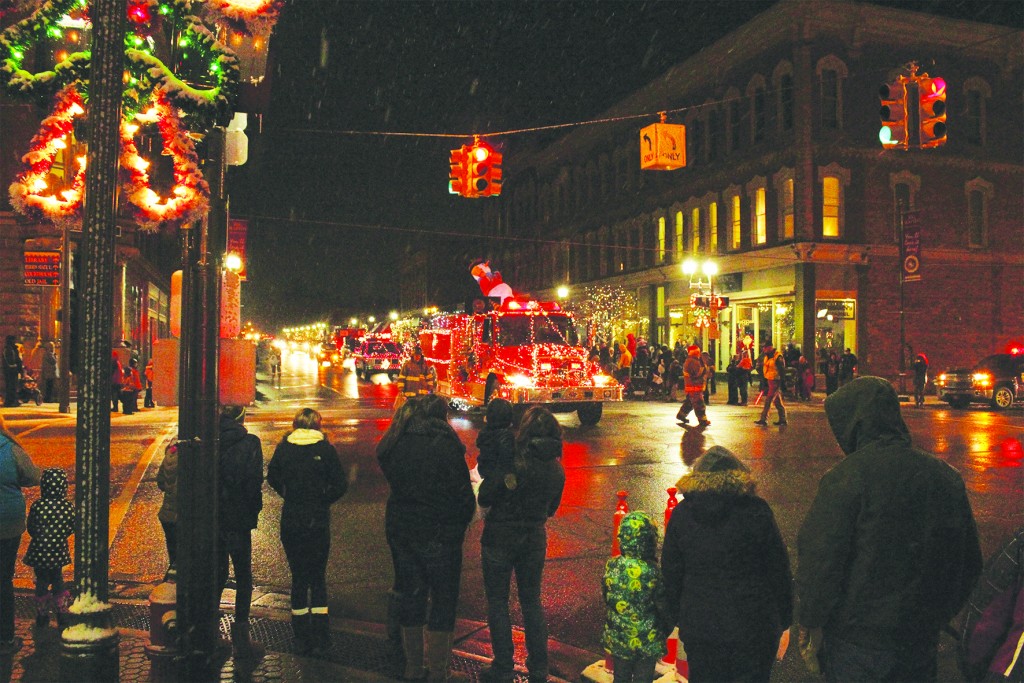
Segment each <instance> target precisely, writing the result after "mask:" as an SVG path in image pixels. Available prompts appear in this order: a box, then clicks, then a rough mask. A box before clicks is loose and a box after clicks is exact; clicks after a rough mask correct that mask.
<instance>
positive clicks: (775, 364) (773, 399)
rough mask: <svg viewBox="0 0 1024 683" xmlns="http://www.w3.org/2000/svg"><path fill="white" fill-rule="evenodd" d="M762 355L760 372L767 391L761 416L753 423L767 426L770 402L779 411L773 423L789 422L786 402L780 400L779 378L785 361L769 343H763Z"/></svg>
mask: <svg viewBox="0 0 1024 683" xmlns="http://www.w3.org/2000/svg"><path fill="white" fill-rule="evenodd" d="M762 357H763V358H764V361H763V365H762V370H761V372H762V373H763V375H764V378H765V379H766V380H767V381H768V393H767V394H765V397H764V407H762V408H761V417H760V418H759V419H757V420H755V421H754V424H759V425H761V426H762V427H766V426H768V411H769V410H771V407H772V403H774V404H775V408H776V409H777V410H778V411H779V421H778V422H776V423H775V424H777V425H785V424H789V423H788V421H787V420H786V404H785V403H783V402H782V381H781V380H782V376H783V373H784V372H786V361H785V360H783V359H782V354H781V353H779V352H778V351H777V350H775V348H774V347H772V345H771V344H765V347H764V352H763V354H762Z"/></svg>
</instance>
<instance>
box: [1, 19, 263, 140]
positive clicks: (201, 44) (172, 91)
mask: <svg viewBox="0 0 1024 683" xmlns="http://www.w3.org/2000/svg"><path fill="white" fill-rule="evenodd" d="M86 3H87V0H47V1H46V2H44V3H43V4H42V5H41V6H40V7H39V8H38V9H37V10H36V11H35V12H33V13H32V14H31V16H29V17H28V18H27V19H24V20H22V21H20V22H18V23H16V24H14V25H13V26H11V27H9V28H7V29H6V30H4V31H3V33H0V85H2V86H3V87H4V88H6V90H7V92H8V93H9V94H11V95H12V96H14V97H20V98H34V99H36V100H37V101H41V102H47V101H49V100H51V99H52V98H53V97H54V96H55V95H56V93H58V92H60V91H61V90H62V89H63V88H65V87H67V86H68V85H71V84H72V83H76V84H78V85H79V86H80V87H82V88H83V92H84V93H85V95H86V98H87V99H88V90H87V84H88V76H89V66H90V61H91V58H92V55H91V52H90V51H88V50H82V51H77V52H71V53H69V54H68V55H67V56H66V57H64V59H63V60H61V61H60V62H59V63H57V64H56V65H55V66H54V68H53V69H52V70H49V71H40V72H38V73H31V72H29V71H26V70H25V69H23V68H22V63H23V62H24V59H25V54H26V52H27V51H28V50H29V48H30V47H31V46H32V45H34V44H36V43H38V42H39V41H41V40H44V39H47V38H48V37H53V36H54V35H60V29H59V21H60V20H61V18H62V17H64V16H65V15H71V16H74V17H76V18H86V17H87V10H86ZM191 5H192V3H190V2H188V0H165V1H164V2H161V3H157V0H143V1H142V2H136V3H133V4H131V5H129V10H128V11H129V19H130V20H131V21H130V23H129V26H130V27H131V30H129V31H128V32H127V33H126V36H125V57H126V65H125V68H126V70H127V71H128V73H129V75H130V77H129V82H128V83H127V84H126V86H125V91H124V102H123V106H124V109H125V112H126V117H130V116H131V114H133V113H134V112H135V111H136V110H137V109H138V107H139V103H140V102H146V101H147V100H148V99H149V94H150V93H151V92H152V90H153V88H156V87H160V88H162V89H163V90H164V91H165V92H167V95H168V97H169V99H170V101H171V102H172V103H173V104H174V105H175V106H177V107H178V108H179V109H181V110H182V112H183V113H184V114H185V116H186V117H187V118H188V119H189V123H190V127H193V128H195V129H196V130H197V131H200V130H206V129H208V128H209V127H210V126H211V125H213V124H214V123H217V122H220V123H225V124H226V123H227V120H228V118H229V116H228V115H229V113H230V111H231V108H232V107H233V106H234V103H235V101H236V100H237V97H238V87H239V81H240V79H241V76H240V74H239V70H238V58H237V57H236V56H235V54H234V52H232V51H231V50H230V49H229V48H228V47H227V46H225V45H223V44H222V43H221V42H220V41H219V40H217V37H216V36H215V35H214V34H213V32H212V31H210V30H209V29H208V28H206V27H205V26H203V24H202V22H201V20H200V19H199V18H198V17H196V16H193V15H191V14H188V12H189V10H190V8H191ZM153 7H155V8H157V9H156V11H155V12H153V11H152V9H151V8H153ZM252 14H253V15H254V16H255V15H256V12H252ZM179 15H181V17H182V18H181V20H180V22H181V23H182V24H183V30H182V32H181V35H180V37H179V38H178V45H179V47H181V48H183V50H184V49H193V50H195V51H196V52H197V53H198V54H200V55H202V56H203V57H205V58H206V59H208V60H209V71H210V73H211V74H212V75H213V79H214V81H215V85H214V86H212V87H210V88H197V87H192V86H189V85H187V84H186V83H185V82H184V81H183V80H181V79H179V78H178V77H176V76H175V75H174V74H173V73H172V71H171V70H170V69H169V68H168V67H167V66H166V65H165V64H164V63H163V62H162V61H160V59H158V58H157V57H155V56H154V55H153V54H152V52H151V50H152V46H151V45H150V43H151V42H152V41H148V40H147V36H146V33H147V32H151V31H152V30H153V28H154V27H155V26H156V25H157V24H158V23H163V22H166V23H167V26H168V27H173V26H175V25H176V24H177V23H178V22H177V21H176V19H175V17H177V16H179ZM170 33H172V31H168V34H170Z"/></svg>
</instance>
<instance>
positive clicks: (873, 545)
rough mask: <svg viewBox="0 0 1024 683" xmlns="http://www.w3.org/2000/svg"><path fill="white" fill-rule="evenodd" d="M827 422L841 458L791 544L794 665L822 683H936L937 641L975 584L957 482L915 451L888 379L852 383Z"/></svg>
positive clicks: (830, 402)
mask: <svg viewBox="0 0 1024 683" xmlns="http://www.w3.org/2000/svg"><path fill="white" fill-rule="evenodd" d="M825 415H826V416H827V417H828V421H829V426H831V428H832V432H833V434H835V437H836V440H837V441H838V442H839V445H840V446H841V447H842V449H843V451H844V452H845V453H846V458H845V459H844V460H843V461H842V462H840V463H839V464H838V465H836V466H835V467H833V468H832V469H831V470H829V471H828V472H827V473H826V474H825V476H824V477H822V479H821V482H820V484H819V485H818V493H817V496H816V497H815V499H814V503H813V504H812V505H811V510H810V512H808V514H807V518H806V519H805V520H804V523H803V525H802V527H801V528H800V533H799V536H798V538H797V552H798V558H799V560H798V571H797V577H796V587H797V596H798V599H799V623H800V625H801V628H800V646H801V648H800V649H801V654H802V655H803V657H804V661H805V662H806V663H807V665H808V668H810V669H811V670H812V671H816V670H817V668H818V666H819V661H820V665H821V668H822V669H823V673H824V674H825V679H826V680H828V681H850V680H853V681H934V680H935V679H936V675H937V671H936V666H937V664H936V653H937V649H938V641H939V630H940V629H941V628H942V626H943V625H945V624H946V623H948V622H949V620H950V619H951V618H952V617H953V616H954V615H956V613H957V612H958V611H959V610H960V608H961V607H962V606H963V604H964V602H965V601H966V599H967V596H968V595H970V592H971V589H972V588H973V586H974V583H975V581H976V580H977V578H978V575H979V574H980V573H981V566H982V558H981V549H980V547H979V544H978V531H977V527H976V525H975V522H974V516H973V514H972V512H971V506H970V502H969V501H968V499H967V492H966V489H965V488H964V482H963V479H962V478H961V477H960V474H959V473H958V472H957V471H956V470H954V469H953V468H952V467H950V466H949V465H947V464H946V463H944V462H942V461H941V460H939V459H937V458H936V457H935V456H933V455H931V454H930V453H926V452H924V451H922V450H919V449H917V448H914V447H913V446H912V445H911V442H910V433H909V431H908V430H907V426H906V424H905V423H904V422H903V417H902V416H901V415H900V404H899V398H898V397H897V396H896V392H895V390H894V389H893V388H892V385H891V384H889V382H888V381H886V380H884V379H881V378H879V377H860V378H858V379H855V380H853V381H851V382H850V383H849V384H847V385H846V386H844V387H842V388H841V389H839V390H838V391H836V392H835V393H834V394H832V395H831V396H829V397H828V398H826V399H825ZM819 648H820V660H819V654H818V651H819Z"/></svg>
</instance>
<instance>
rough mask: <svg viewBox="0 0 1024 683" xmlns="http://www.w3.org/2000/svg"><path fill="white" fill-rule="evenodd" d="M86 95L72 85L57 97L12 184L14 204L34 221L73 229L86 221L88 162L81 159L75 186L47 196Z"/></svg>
mask: <svg viewBox="0 0 1024 683" xmlns="http://www.w3.org/2000/svg"><path fill="white" fill-rule="evenodd" d="M83 104H84V103H83V101H82V96H81V95H80V94H79V93H78V91H77V90H76V89H75V88H74V87H73V86H72V87H68V88H66V89H65V90H63V91H62V92H61V93H60V94H59V96H58V97H57V105H56V107H55V108H54V111H53V113H52V114H51V115H50V116H48V117H46V118H45V119H43V122H42V124H41V125H40V127H39V132H38V133H37V134H36V135H35V137H33V138H32V142H31V143H30V144H29V151H28V153H27V154H25V156H23V157H22V162H24V163H26V164H28V167H29V168H28V170H26V171H23V172H22V173H21V174H19V175H18V177H17V178H16V179H15V181H14V182H13V183H11V187H10V196H11V205H12V206H13V207H14V208H15V210H17V212H18V213H20V214H22V215H24V216H28V217H30V218H40V217H45V218H47V219H49V220H51V221H53V223H54V224H55V225H57V226H60V227H63V226H65V225H67V226H69V227H72V226H77V225H80V224H81V222H82V195H83V190H84V189H85V159H84V158H81V159H79V160H78V162H79V169H78V172H77V173H75V177H74V179H73V180H72V182H71V186H70V187H69V188H68V189H66V190H63V191H61V192H60V193H59V195H60V196H57V193H49V194H44V191H45V190H47V189H48V186H47V182H46V176H47V175H48V174H49V173H50V170H51V169H52V168H53V159H54V157H55V156H56V155H57V152H58V150H60V149H64V148H65V147H66V146H67V145H66V143H65V142H64V138H65V137H67V135H68V134H69V133H71V132H72V130H73V129H74V119H75V117H77V116H81V115H83V114H84V113H85V108H84V106H83Z"/></svg>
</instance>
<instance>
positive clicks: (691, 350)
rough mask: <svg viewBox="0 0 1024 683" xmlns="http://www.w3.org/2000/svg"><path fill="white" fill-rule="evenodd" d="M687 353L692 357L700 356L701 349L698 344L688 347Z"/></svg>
mask: <svg viewBox="0 0 1024 683" xmlns="http://www.w3.org/2000/svg"><path fill="white" fill-rule="evenodd" d="M686 353H688V354H689V355H691V356H699V355H700V347H699V346H697V345H696V344H691V345H690V346H687V347H686Z"/></svg>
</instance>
